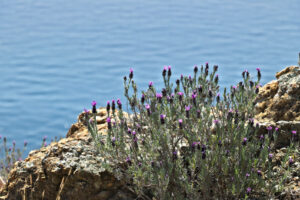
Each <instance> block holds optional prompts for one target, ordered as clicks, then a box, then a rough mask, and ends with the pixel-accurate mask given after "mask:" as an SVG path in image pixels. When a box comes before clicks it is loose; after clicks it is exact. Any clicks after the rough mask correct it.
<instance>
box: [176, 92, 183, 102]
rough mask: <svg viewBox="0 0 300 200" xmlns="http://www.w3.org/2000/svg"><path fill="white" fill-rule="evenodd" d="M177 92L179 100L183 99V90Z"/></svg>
mask: <svg viewBox="0 0 300 200" xmlns="http://www.w3.org/2000/svg"><path fill="white" fill-rule="evenodd" d="M177 94H178V95H179V100H180V101H182V96H183V93H182V92H178V93H177Z"/></svg>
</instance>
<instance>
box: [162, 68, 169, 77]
mask: <svg viewBox="0 0 300 200" xmlns="http://www.w3.org/2000/svg"><path fill="white" fill-rule="evenodd" d="M167 69H168V68H167V66H165V67H164V69H163V71H162V76H163V77H165V76H166V74H167Z"/></svg>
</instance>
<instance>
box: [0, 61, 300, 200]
mask: <svg viewBox="0 0 300 200" xmlns="http://www.w3.org/2000/svg"><path fill="white" fill-rule="evenodd" d="M276 78H277V80H275V81H272V82H270V83H268V84H266V85H265V86H264V87H262V88H261V89H260V92H259V95H258V97H257V99H256V121H258V123H259V124H260V127H261V131H262V132H263V131H265V130H266V129H265V127H266V126H269V125H271V126H274V127H275V126H276V127H279V130H280V137H279V142H277V147H278V148H279V147H284V146H285V145H288V144H289V141H290V140H289V138H290V135H289V134H290V132H291V130H297V133H300V88H299V87H300V69H299V67H293V66H292V67H288V68H286V69H284V70H282V71H281V72H279V73H277V74H276ZM97 115H98V116H97V123H98V129H99V131H103V132H105V131H106V128H107V127H106V123H105V119H106V111H105V109H99V110H98V114H97ZM82 118H83V113H82V114H80V115H79V117H78V122H77V123H75V124H73V125H72V126H71V128H70V130H69V132H68V134H67V136H66V138H64V139H61V140H60V141H58V142H53V143H51V144H50V145H49V146H47V147H43V148H41V149H38V150H34V151H31V152H30V154H29V155H28V157H27V158H26V159H25V160H24V161H18V162H16V164H15V166H14V168H13V169H12V170H11V172H10V174H9V177H8V182H7V183H6V184H5V185H4V186H3V187H2V189H1V191H0V199H10V200H18V199H20V200H25V199H33V200H35V199H36V200H42V199H44V200H52V199H54V200H60V199H61V200H68V199H72V200H77V199H78V200H82V199H86V200H93V199H94V200H102V199H103V200H104V199H105V200H113V199H129V200H130V199H135V198H136V196H135V194H134V193H133V192H132V191H131V190H130V189H129V188H128V187H127V185H126V183H124V182H122V181H119V180H117V179H116V178H115V177H114V176H113V174H110V173H108V172H107V171H105V170H104V169H103V168H101V162H102V161H103V157H101V155H100V154H99V153H97V151H96V150H95V148H94V146H93V142H92V139H91V137H90V135H89V134H88V131H87V129H86V127H85V126H84V124H83V120H82ZM276 154H278V155H276V156H275V160H274V162H277V161H276V159H279V160H280V159H281V157H283V155H284V149H283V150H277V151H276ZM279 163H280V161H279ZM275 170H277V169H275ZM278 170H279V171H280V169H278ZM292 170H294V171H295V173H293V175H292V176H291V177H290V179H289V180H290V181H288V182H287V183H286V191H285V194H283V195H281V196H280V197H281V198H291V199H293V198H294V199H296V198H298V197H299V198H300V189H299V188H300V180H299V177H300V174H299V173H300V160H299V156H298V157H297V156H296V158H295V164H294V165H293V166H292ZM279 175H280V173H279ZM297 195H299V196H298V197H297Z"/></svg>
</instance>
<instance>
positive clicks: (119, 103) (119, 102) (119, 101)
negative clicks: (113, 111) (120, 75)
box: [117, 99, 122, 110]
mask: <svg viewBox="0 0 300 200" xmlns="http://www.w3.org/2000/svg"><path fill="white" fill-rule="evenodd" d="M117 104H118V108H119V110H122V102H121V100H120V99H118V100H117Z"/></svg>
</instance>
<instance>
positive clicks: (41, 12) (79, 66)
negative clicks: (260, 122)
mask: <svg viewBox="0 0 300 200" xmlns="http://www.w3.org/2000/svg"><path fill="white" fill-rule="evenodd" d="M299 52H300V1H299V0H286V1H282V0H244V1H241V0H227V1H224V0H209V1H208V0H207V1H204V0H185V1H183V0H170V1H162V0H149V1H146V0H109V1H108V0H107V1H105V0H72V1H70V0H64V1H59V0H47V1H37V0H22V1H17V0H2V1H0V135H1V136H2V137H4V136H6V137H7V138H8V141H9V145H12V141H13V140H15V141H16V143H17V146H18V147H22V145H23V142H24V140H27V141H28V149H27V151H26V152H28V151H29V150H31V149H35V148H39V147H40V145H41V142H42V138H43V137H44V136H47V141H50V139H53V138H54V137H55V136H57V137H60V136H61V137H65V135H66V133H67V131H68V129H69V127H70V125H71V124H72V123H74V122H76V120H77V115H78V114H79V113H80V112H81V111H82V110H83V109H84V108H90V103H91V101H92V100H96V101H97V102H98V106H105V104H106V102H107V101H108V100H112V99H116V98H121V100H122V101H125V99H124V97H123V76H124V75H128V73H129V68H133V70H134V79H135V81H136V82H137V84H138V86H139V90H143V89H146V87H147V85H148V82H149V81H153V82H154V85H155V86H157V87H158V88H162V86H163V82H162V78H161V71H162V69H163V67H164V66H165V65H171V66H172V70H173V75H174V80H175V78H176V77H179V76H180V74H184V75H189V74H191V73H192V71H193V67H194V66H195V65H199V66H200V65H201V64H204V63H205V62H209V64H210V65H214V64H218V65H219V76H220V84H221V86H222V87H229V86H230V85H232V84H236V83H237V82H239V81H240V79H241V73H242V71H243V70H245V69H248V70H249V71H250V72H251V73H252V74H255V69H256V68H257V67H260V68H261V70H262V76H263V78H262V84H265V83H267V82H268V81H270V80H272V79H275V77H274V75H275V73H276V72H278V71H280V70H281V69H283V68H284V67H286V66H289V65H296V64H297V62H298V53H299Z"/></svg>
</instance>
